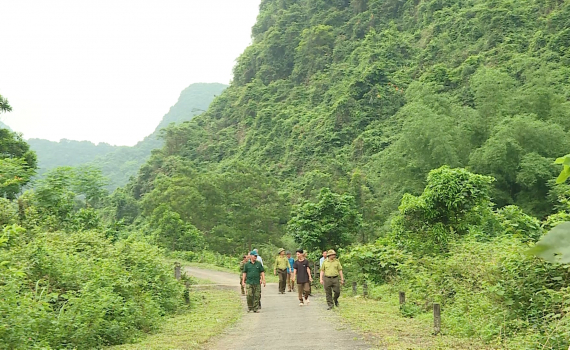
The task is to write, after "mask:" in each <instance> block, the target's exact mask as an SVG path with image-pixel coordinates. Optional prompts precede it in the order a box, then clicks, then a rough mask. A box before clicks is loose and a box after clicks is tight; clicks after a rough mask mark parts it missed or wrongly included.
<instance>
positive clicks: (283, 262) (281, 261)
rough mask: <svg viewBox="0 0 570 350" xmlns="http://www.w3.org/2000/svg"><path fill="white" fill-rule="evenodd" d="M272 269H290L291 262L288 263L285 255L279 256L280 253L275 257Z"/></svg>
mask: <svg viewBox="0 0 570 350" xmlns="http://www.w3.org/2000/svg"><path fill="white" fill-rule="evenodd" d="M273 269H279V270H285V269H291V264H290V263H289V259H287V257H286V256H284V257H281V255H279V256H278V257H277V259H275V266H273Z"/></svg>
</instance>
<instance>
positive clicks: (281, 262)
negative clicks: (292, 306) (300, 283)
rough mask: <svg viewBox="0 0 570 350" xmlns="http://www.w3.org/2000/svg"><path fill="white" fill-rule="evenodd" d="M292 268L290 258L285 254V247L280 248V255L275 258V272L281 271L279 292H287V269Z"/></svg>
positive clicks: (275, 273)
mask: <svg viewBox="0 0 570 350" xmlns="http://www.w3.org/2000/svg"><path fill="white" fill-rule="evenodd" d="M290 268H291V265H290V264H289V259H287V257H286V256H285V249H283V248H281V249H279V255H278V256H277V258H276V259H275V264H274V266H273V274H274V275H277V273H278V272H279V293H280V294H285V287H286V286H287V270H288V269H290Z"/></svg>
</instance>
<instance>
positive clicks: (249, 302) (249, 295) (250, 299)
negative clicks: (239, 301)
mask: <svg viewBox="0 0 570 350" xmlns="http://www.w3.org/2000/svg"><path fill="white" fill-rule="evenodd" d="M245 288H246V290H247V297H246V299H247V309H248V311H253V288H254V285H253V284H247V285H246V286H245Z"/></svg>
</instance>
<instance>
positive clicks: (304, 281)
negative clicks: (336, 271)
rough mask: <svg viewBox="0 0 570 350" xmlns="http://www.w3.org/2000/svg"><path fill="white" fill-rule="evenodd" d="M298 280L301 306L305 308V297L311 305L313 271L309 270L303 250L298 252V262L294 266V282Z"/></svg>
mask: <svg viewBox="0 0 570 350" xmlns="http://www.w3.org/2000/svg"><path fill="white" fill-rule="evenodd" d="M295 277H296V278H297V291H298V293H299V306H303V305H304V303H303V295H304V296H305V301H306V302H307V305H309V302H310V301H309V293H310V288H311V283H310V282H313V278H312V277H311V269H310V268H309V262H308V261H307V259H305V254H303V249H298V250H297V261H295V263H294V264H293V280H295Z"/></svg>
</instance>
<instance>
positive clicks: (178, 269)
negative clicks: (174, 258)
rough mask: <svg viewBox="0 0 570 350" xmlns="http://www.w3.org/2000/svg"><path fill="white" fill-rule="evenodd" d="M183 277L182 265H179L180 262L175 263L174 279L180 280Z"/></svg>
mask: <svg viewBox="0 0 570 350" xmlns="http://www.w3.org/2000/svg"><path fill="white" fill-rule="evenodd" d="M181 276H182V275H181V273H180V263H179V262H175V263H174V277H175V278H176V279H177V280H180V278H181Z"/></svg>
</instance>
